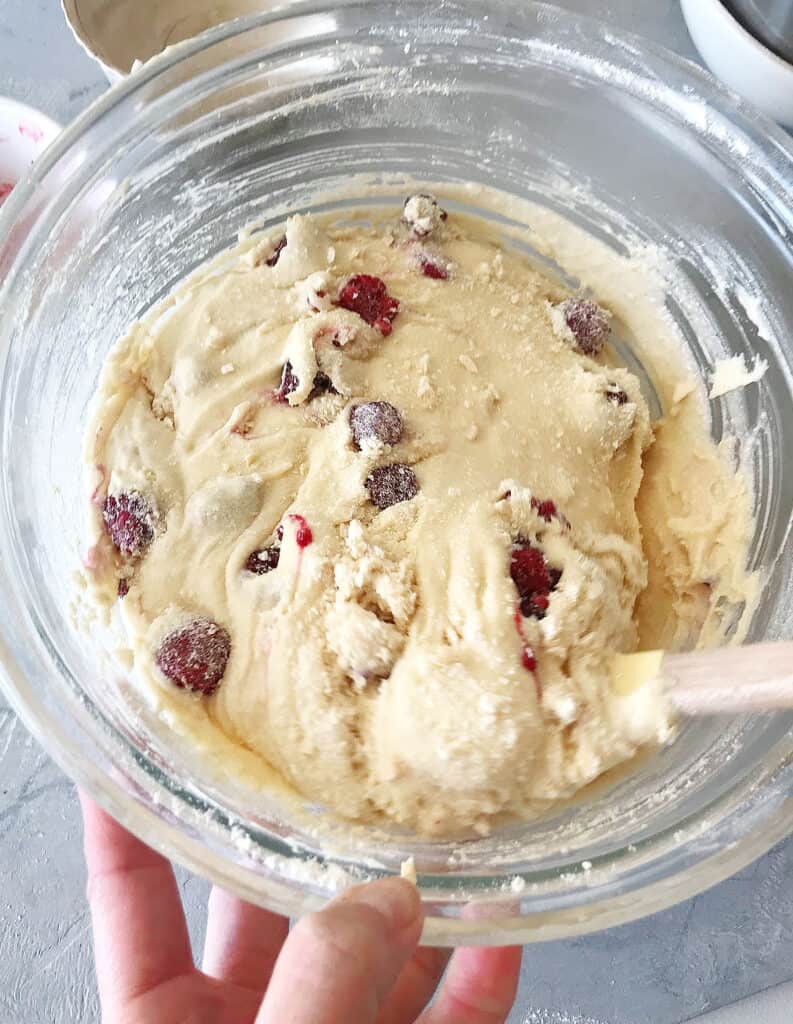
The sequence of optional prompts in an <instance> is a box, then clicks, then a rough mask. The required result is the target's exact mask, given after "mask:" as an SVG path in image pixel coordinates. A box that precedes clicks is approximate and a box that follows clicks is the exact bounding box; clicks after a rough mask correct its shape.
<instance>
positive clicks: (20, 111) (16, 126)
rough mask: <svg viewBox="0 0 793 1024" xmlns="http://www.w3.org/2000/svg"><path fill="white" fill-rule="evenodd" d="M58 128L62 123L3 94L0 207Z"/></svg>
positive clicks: (0, 145) (0, 125) (0, 122)
mask: <svg viewBox="0 0 793 1024" xmlns="http://www.w3.org/2000/svg"><path fill="white" fill-rule="evenodd" d="M59 131H60V127H59V125H57V124H56V123H55V122H54V121H52V120H51V119H50V118H49V117H46V116H45V115H44V114H41V113H39V111H38V110H34V109H33V107H28V106H26V105H25V104H24V103H18V102H17V101H16V100H12V99H9V98H8V97H6V96H0V208H1V207H2V205H3V202H4V201H5V199H6V198H7V197H8V195H9V193H10V192H11V190H12V189H13V187H14V185H16V183H17V182H18V181H19V179H20V178H21V177H22V176H23V175H24V174H25V173H26V172H27V170H28V168H29V167H30V165H31V164H32V163H33V161H34V160H35V159H36V157H38V155H39V154H40V153H42V152H43V150H44V149H45V148H46V147H47V145H48V144H49V143H50V142H51V141H52V140H53V139H54V138H55V136H56V135H57V134H58V133H59Z"/></svg>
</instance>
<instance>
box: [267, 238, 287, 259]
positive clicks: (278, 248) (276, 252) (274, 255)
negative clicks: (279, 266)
mask: <svg viewBox="0 0 793 1024" xmlns="http://www.w3.org/2000/svg"><path fill="white" fill-rule="evenodd" d="M285 248H286V235H284V236H283V238H279V239H278V241H277V242H276V243H275V248H274V249H273V251H272V252H271V253H270V255H269V256H268V257H267V259H266V260H265V261H264V262H265V263H266V264H267V266H268V267H274V266H275V265H276V263H277V262H278V261H279V259H280V258H281V253H282V252H283V251H284V249H285Z"/></svg>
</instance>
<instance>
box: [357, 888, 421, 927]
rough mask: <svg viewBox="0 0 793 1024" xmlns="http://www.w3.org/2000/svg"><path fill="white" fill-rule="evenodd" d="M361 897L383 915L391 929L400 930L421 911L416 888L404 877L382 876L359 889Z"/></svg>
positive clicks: (410, 922)
mask: <svg viewBox="0 0 793 1024" xmlns="http://www.w3.org/2000/svg"><path fill="white" fill-rule="evenodd" d="M360 894H361V898H362V899H364V900H365V901H366V902H367V903H368V904H370V906H373V907H375V908H376V909H377V910H379V911H380V913H381V914H383V915H384V916H385V917H387V918H388V923H389V926H390V928H391V930H392V931H394V932H401V931H402V930H403V929H405V928H407V927H408V925H410V924H413V922H414V921H415V920H416V918H417V917H418V915H419V914H420V912H421V900H420V898H419V894H418V889H417V888H416V887H415V885H413V883H412V882H408V881H406V880H405V879H404V878H383V879H381V880H380V881H378V882H373V883H372V884H371V885H367V886H365V887H364V888H363V889H362V890H360Z"/></svg>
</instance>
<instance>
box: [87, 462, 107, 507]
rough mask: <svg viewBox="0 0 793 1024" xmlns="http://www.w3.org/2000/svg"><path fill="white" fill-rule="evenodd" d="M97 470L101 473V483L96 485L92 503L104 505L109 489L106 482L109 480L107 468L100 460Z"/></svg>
mask: <svg viewBox="0 0 793 1024" xmlns="http://www.w3.org/2000/svg"><path fill="white" fill-rule="evenodd" d="M96 471H97V473H98V474H99V483H98V484H97V485H96V487H95V488H94V492H93V494H92V495H91V504H92V505H103V504H104V501H105V497H106V491H107V488H106V487H105V483H106V482H107V470H106V469H105V467H104V466H103V465H102V464H101V462H100V463H99V464H98V465H97V467H96Z"/></svg>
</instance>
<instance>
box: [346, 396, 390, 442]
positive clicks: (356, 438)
mask: <svg viewBox="0 0 793 1024" xmlns="http://www.w3.org/2000/svg"><path fill="white" fill-rule="evenodd" d="M350 430H351V431H352V440H353V444H354V445H355V447H356V448H358V449H360V448H361V447H363V445H364V443H365V442H366V441H379V442H380V443H381V444H397V443H398V442H399V440H400V439H401V437H402V430H403V424H402V415H401V413H400V411H399V409H397V408H396V407H395V406H393V405H391V403H390V402H362V403H361V405H354V406H353V407H352V409H351V410H350Z"/></svg>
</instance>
